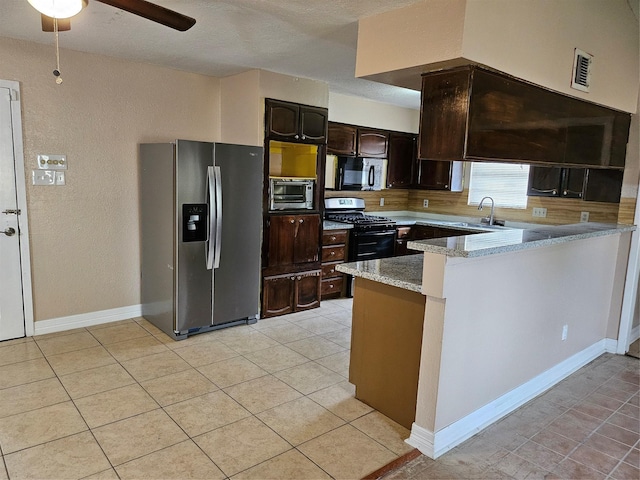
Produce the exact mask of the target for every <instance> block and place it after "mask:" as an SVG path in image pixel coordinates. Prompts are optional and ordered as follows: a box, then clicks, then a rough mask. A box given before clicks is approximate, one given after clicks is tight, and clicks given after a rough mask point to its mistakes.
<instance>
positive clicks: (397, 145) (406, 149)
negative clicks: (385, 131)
mask: <svg viewBox="0 0 640 480" xmlns="http://www.w3.org/2000/svg"><path fill="white" fill-rule="evenodd" d="M416 146H417V135H414V134H412V133H400V132H391V133H390V134H389V165H388V169H387V188H410V187H411V185H412V183H413V168H414V165H415V159H416Z"/></svg>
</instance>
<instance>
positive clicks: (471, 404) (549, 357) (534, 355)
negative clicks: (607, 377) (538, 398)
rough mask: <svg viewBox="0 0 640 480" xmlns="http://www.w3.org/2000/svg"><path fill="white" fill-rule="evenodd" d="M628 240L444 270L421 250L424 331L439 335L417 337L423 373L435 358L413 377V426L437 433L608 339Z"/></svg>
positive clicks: (613, 332)
mask: <svg viewBox="0 0 640 480" xmlns="http://www.w3.org/2000/svg"><path fill="white" fill-rule="evenodd" d="M470 238H471V240H473V237H470ZM629 239H630V233H624V234H622V235H609V236H603V237H594V238H590V239H585V240H577V241H573V242H568V243H562V244H559V245H552V246H548V247H541V248H533V249H529V250H522V251H518V252H512V253H505V254H498V255H491V256H487V257H479V258H447V259H446V260H445V261H444V264H443V261H442V260H443V257H442V255H437V254H432V253H425V264H424V272H425V273H424V278H428V279H429V282H426V283H425V284H424V285H423V293H425V294H426V295H427V307H426V313H425V325H426V326H428V329H430V330H433V331H437V330H438V329H439V328H442V334H441V335H436V336H434V337H429V336H427V335H426V333H425V336H424V337H423V360H422V364H421V372H422V371H425V372H433V368H434V364H433V362H434V360H433V359H434V354H433V352H431V350H434V351H440V350H441V352H442V353H441V358H440V360H439V362H440V363H439V369H438V372H437V373H438V375H435V376H434V375H431V374H430V375H424V376H423V375H421V376H420V380H419V390H418V395H419V398H418V407H417V412H416V423H417V424H418V425H420V426H422V427H423V428H426V429H427V430H430V431H432V432H437V431H439V430H441V429H442V428H444V427H446V426H448V425H450V424H452V423H453V422H455V421H457V420H460V419H461V418H463V417H465V416H466V415H468V414H470V413H472V412H474V411H476V410H477V409H479V408H481V407H482V406H484V405H486V404H488V403H489V402H491V401H493V400H495V399H497V398H498V397H500V396H502V395H504V394H506V393H508V392H510V391H511V390H513V389H514V388H516V387H518V386H520V385H522V384H524V383H525V382H527V381H529V380H531V379H532V378H534V377H536V376H537V375H540V374H542V373H544V372H545V371H546V370H548V369H550V368H551V367H553V366H555V365H557V364H559V363H561V362H562V361H564V360H567V359H568V358H570V357H571V356H572V355H575V354H577V353H579V352H581V351H583V350H584V349H586V348H587V347H590V346H592V345H594V344H595V343H597V342H599V341H601V340H603V339H605V338H611V339H615V338H616V337H617V328H618V323H619V318H620V309H621V302H622V283H623V282H624V276H625V270H626V252H627V251H628V248H629ZM434 272H435V273H434ZM489 272H490V273H489ZM505 292H509V294H508V295H505ZM442 302H444V309H442V308H439V307H438V305H441V304H442ZM439 324H442V326H441V327H438V325H439ZM563 325H568V337H567V340H565V341H563V340H562V339H561V334H562V328H563ZM427 331H428V330H427V327H425V332H427ZM434 392H437V401H436V402H434V401H433V398H434Z"/></svg>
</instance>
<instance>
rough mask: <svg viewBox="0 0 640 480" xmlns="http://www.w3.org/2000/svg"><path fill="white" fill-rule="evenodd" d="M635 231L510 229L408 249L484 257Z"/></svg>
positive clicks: (585, 226)
mask: <svg viewBox="0 0 640 480" xmlns="http://www.w3.org/2000/svg"><path fill="white" fill-rule="evenodd" d="M635 229H636V227H635V226H633V225H618V224H610V223H591V222H585V223H576V224H572V225H545V226H538V227H535V228H528V229H519V228H510V229H501V230H498V231H494V232H489V233H478V234H475V235H461V236H458V237H447V238H434V239H431V240H418V241H413V242H408V244H407V246H408V247H409V248H411V249H412V250H418V251H422V252H432V253H439V254H442V255H447V256H449V257H481V256H484V255H493V254H496V253H506V252H513V251H516V250H523V249H525V248H534V247H542V246H547V245H555V244H559V243H565V242H570V241H574V240H581V239H585V238H591V237H598V236H604V235H614V234H617V233H623V232H631V231H633V230H635Z"/></svg>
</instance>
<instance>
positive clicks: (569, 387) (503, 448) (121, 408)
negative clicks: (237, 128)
mask: <svg viewBox="0 0 640 480" xmlns="http://www.w3.org/2000/svg"><path fill="white" fill-rule="evenodd" d="M350 311H351V302H350V301H349V300H337V301H330V302H323V304H322V307H321V308H320V309H315V310H312V311H308V312H302V313H300V314H294V315H289V316H286V317H278V318H273V319H268V320H261V321H259V322H258V323H257V324H255V325H253V326H243V327H233V328H230V329H225V330H220V331H217V332H210V333H206V334H201V335H196V336H194V337H191V338H189V339H187V340H184V341H180V342H175V341H173V340H170V339H168V338H167V337H166V336H165V335H164V334H162V333H161V332H160V331H159V330H157V329H156V328H155V327H153V326H152V325H151V324H149V323H148V322H146V321H145V320H144V319H141V318H137V319H132V320H129V321H124V322H118V323H115V324H108V325H102V326H97V327H91V328H88V329H78V330H73V331H67V332H60V333H56V334H51V335H45V336H39V337H35V338H28V339H21V340H15V341H10V342H3V343H0V453H1V455H2V457H1V458H2V461H3V464H4V465H2V464H0V480H1V479H3V478H5V479H6V478H11V479H19V478H28V479H35V478H46V479H63V478H96V479H99V478H105V479H110V478H113V479H116V478H121V479H129V478H151V479H172V478H175V479H185V478H202V479H225V478H232V479H236V478H237V479H243V478H248V479H261V480H262V479H271V478H273V479H296V480H297V479H305V478H312V479H321V478H336V479H359V478H362V477H363V476H365V475H367V474H368V473H370V472H372V471H374V470H376V469H378V468H380V467H382V466H384V465H386V464H387V463H389V462H390V461H392V460H394V459H396V458H398V457H399V456H401V455H403V454H405V453H407V452H408V451H410V450H411V448H410V447H409V446H408V445H407V444H406V443H404V441H403V440H404V439H405V438H407V436H408V434H409V432H408V431H407V430H406V429H404V428H403V427H401V426H399V425H397V424H395V423H394V422H392V421H390V420H389V419H387V418H386V417H384V416H383V415H381V414H380V413H378V412H376V411H374V410H372V409H371V408H370V407H368V406H366V405H364V404H363V403H361V402H359V401H357V400H356V399H354V398H353V394H354V389H353V386H352V385H351V384H349V382H348V381H347V376H348V362H349V346H350V325H351V320H350V318H351V317H350ZM639 366H640V361H639V360H637V359H633V358H630V357H624V356H616V355H603V356H601V357H600V358H598V359H597V360H595V361H594V362H592V363H591V364H590V365H588V366H586V367H584V368H583V369H581V370H580V371H578V372H576V373H574V374H573V375H572V376H570V377H569V378H567V379H566V380H564V381H563V382H561V383H560V384H558V385H557V386H556V387H554V388H553V389H551V390H549V391H548V392H546V393H545V394H543V395H541V396H540V397H538V398H536V399H534V400H533V401H531V402H529V403H528V404H527V405H525V406H523V407H522V408H520V409H518V410H517V411H516V412H514V413H513V414H511V415H510V416H508V417H506V418H505V419H503V420H502V421H500V422H498V423H497V424H495V425H493V426H491V427H489V428H488V429H486V430H485V431H483V432H481V433H480V434H479V435H476V436H475V437H473V438H472V439H470V440H468V441H467V442H465V443H463V444H462V445H460V446H459V447H457V448H455V449H454V450H452V451H450V452H449V453H447V454H445V455H444V456H442V457H440V458H439V459H438V460H435V461H433V460H430V459H428V458H426V457H424V456H421V457H419V458H417V459H416V460H414V461H412V462H410V463H409V464H407V465H406V466H405V467H404V468H401V469H400V470H397V471H395V472H393V473H390V474H389V475H387V476H386V477H385V478H388V479H391V478H394V479H395V478H410V479H415V480H417V479H429V478H457V479H467V478H468V479H471V478H476V479H477V478H486V479H492V478H516V479H525V478H526V479H535V478H575V479H582V478H602V479H604V478H607V479H612V480H614V479H616V480H621V479H634V480H638V479H640V470H639V463H640V451H639V437H640V433H639V430H640V420H639V415H638V411H639V407H638V403H639V400H638V398H639V393H638V390H639V386H638V384H639V378H640V373H639Z"/></svg>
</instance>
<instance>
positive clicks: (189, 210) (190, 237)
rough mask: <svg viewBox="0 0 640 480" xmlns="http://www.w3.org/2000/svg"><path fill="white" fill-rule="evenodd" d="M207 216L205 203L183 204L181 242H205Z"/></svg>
mask: <svg viewBox="0 0 640 480" xmlns="http://www.w3.org/2000/svg"><path fill="white" fill-rule="evenodd" d="M208 214H209V212H208V207H207V204H206V203H185V204H183V205H182V241H183V242H205V241H207V217H208Z"/></svg>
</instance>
